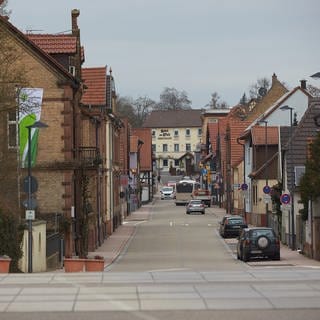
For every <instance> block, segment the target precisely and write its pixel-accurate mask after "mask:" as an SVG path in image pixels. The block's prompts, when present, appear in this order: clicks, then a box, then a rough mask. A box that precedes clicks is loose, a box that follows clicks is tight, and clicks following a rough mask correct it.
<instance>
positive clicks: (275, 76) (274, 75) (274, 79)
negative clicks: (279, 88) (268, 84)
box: [272, 73, 278, 85]
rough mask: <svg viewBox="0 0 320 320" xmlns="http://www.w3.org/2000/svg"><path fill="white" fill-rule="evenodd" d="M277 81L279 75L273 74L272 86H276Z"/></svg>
mask: <svg viewBox="0 0 320 320" xmlns="http://www.w3.org/2000/svg"><path fill="white" fill-rule="evenodd" d="M277 80H278V78H277V75H276V74H275V73H273V75H272V85H274V84H275V82H276V81H277Z"/></svg>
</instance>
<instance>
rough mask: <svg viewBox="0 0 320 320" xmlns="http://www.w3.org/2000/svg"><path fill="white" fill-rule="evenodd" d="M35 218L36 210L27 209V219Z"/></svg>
mask: <svg viewBox="0 0 320 320" xmlns="http://www.w3.org/2000/svg"><path fill="white" fill-rule="evenodd" d="M34 219H35V211H34V210H26V220H34Z"/></svg>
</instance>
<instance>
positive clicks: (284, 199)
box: [280, 193, 291, 204]
mask: <svg viewBox="0 0 320 320" xmlns="http://www.w3.org/2000/svg"><path fill="white" fill-rule="evenodd" d="M290 200H291V197H290V194H287V193H284V194H282V195H281V196H280V201H281V203H282V204H289V203H290Z"/></svg>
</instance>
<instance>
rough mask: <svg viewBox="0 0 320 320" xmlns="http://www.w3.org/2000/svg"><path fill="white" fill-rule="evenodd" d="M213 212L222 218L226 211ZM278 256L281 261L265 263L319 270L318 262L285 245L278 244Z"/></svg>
mask: <svg viewBox="0 0 320 320" xmlns="http://www.w3.org/2000/svg"><path fill="white" fill-rule="evenodd" d="M212 208H213V210H214V213H215V215H216V216H219V217H220V218H222V217H223V216H224V215H225V214H226V211H225V209H224V208H219V207H215V206H214V207H212ZM280 256H281V260H280V261H268V262H266V263H267V264H268V265H270V266H277V265H278V266H284V265H287V266H300V267H304V266H308V267H315V268H320V261H318V260H314V259H311V258H308V257H306V256H304V255H303V254H302V253H300V252H299V251H297V250H291V249H290V248H289V247H288V246H287V245H284V244H282V243H281V244H280ZM248 264H249V265H252V266H255V265H258V264H259V262H258V263H254V262H248Z"/></svg>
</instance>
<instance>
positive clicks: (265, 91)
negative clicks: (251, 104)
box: [258, 87, 267, 97]
mask: <svg viewBox="0 0 320 320" xmlns="http://www.w3.org/2000/svg"><path fill="white" fill-rule="evenodd" d="M258 93H259V95H260V96H261V97H264V96H265V95H266V94H267V89H266V88H264V87H261V88H260V89H259V90H258Z"/></svg>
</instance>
